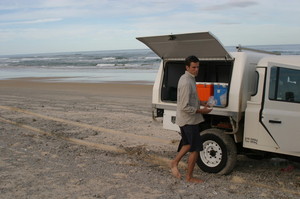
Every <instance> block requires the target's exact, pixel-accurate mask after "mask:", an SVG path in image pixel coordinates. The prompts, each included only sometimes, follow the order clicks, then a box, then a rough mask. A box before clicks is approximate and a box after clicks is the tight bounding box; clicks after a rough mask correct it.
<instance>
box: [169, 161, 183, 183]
mask: <svg viewBox="0 0 300 199" xmlns="http://www.w3.org/2000/svg"><path fill="white" fill-rule="evenodd" d="M171 172H172V175H173V176H174V177H176V178H178V179H180V178H181V174H180V172H179V170H178V167H177V165H176V164H174V163H171Z"/></svg>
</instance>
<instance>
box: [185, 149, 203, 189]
mask: <svg viewBox="0 0 300 199" xmlns="http://www.w3.org/2000/svg"><path fill="white" fill-rule="evenodd" d="M198 156H199V152H198V151H193V152H191V153H190V155H189V159H188V170H187V175H186V181H188V182H195V183H202V182H203V180H200V179H198V178H194V177H193V171H194V168H195V164H196V161H197V159H198Z"/></svg>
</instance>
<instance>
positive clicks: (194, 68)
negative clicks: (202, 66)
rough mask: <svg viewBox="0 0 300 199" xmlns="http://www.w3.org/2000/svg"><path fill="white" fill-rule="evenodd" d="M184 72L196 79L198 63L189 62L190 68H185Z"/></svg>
mask: <svg viewBox="0 0 300 199" xmlns="http://www.w3.org/2000/svg"><path fill="white" fill-rule="evenodd" d="M186 70H187V71H188V72H189V73H191V74H192V75H194V76H195V77H196V76H197V75H198V72H199V62H191V64H190V66H186Z"/></svg>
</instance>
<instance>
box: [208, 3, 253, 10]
mask: <svg viewBox="0 0 300 199" xmlns="http://www.w3.org/2000/svg"><path fill="white" fill-rule="evenodd" d="M255 5H258V2H256V1H231V2H229V3H223V4H218V5H213V6H208V7H206V8H204V10H209V11H213V10H227V9H232V8H246V7H250V6H255Z"/></svg>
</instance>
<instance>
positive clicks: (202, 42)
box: [137, 32, 232, 60]
mask: <svg viewBox="0 0 300 199" xmlns="http://www.w3.org/2000/svg"><path fill="white" fill-rule="evenodd" d="M137 40H139V41H141V42H143V43H144V44H146V45H147V46H148V47H149V48H150V49H151V50H152V51H153V52H155V53H156V54H157V55H158V56H159V57H161V58H162V59H170V58H183V59H184V58H186V57H188V56H190V55H195V56H197V57H198V58H214V59H227V60H228V59H232V57H231V56H230V54H229V53H228V52H227V51H226V50H225V48H224V47H223V45H222V44H221V43H220V42H219V41H218V40H217V39H216V38H215V37H214V36H213V35H212V34H211V33H210V32H199V33H187V34H174V35H173V34H172V35H162V36H153V37H138V38H137Z"/></svg>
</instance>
